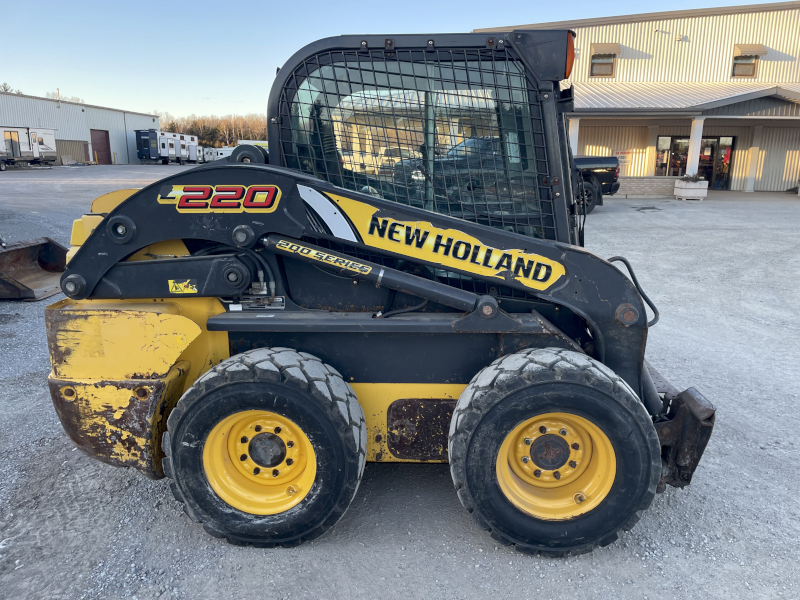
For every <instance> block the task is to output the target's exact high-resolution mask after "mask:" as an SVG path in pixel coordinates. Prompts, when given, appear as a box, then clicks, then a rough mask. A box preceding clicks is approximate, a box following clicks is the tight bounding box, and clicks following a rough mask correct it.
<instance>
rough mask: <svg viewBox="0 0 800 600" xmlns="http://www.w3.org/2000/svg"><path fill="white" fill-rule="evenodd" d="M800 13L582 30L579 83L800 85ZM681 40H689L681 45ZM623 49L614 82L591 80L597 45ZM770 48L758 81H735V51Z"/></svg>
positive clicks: (577, 69) (575, 75) (688, 19)
mask: <svg viewBox="0 0 800 600" xmlns="http://www.w3.org/2000/svg"><path fill="white" fill-rule="evenodd" d="M798 31H800V9H798V8H794V9H789V10H781V11H772V12H752V13H740V14H731V15H715V16H705V17H683V18H674V19H661V20H656V21H643V22H636V23H617V24H611V25H601V26H590V27H576V28H575V32H576V34H577V38H576V40H575V46H576V54H577V58H576V60H575V67H574V69H573V71H572V77H571V79H570V81H573V82H590V81H591V82H649V81H652V82H663V81H673V82H698V81H705V82H712V81H716V82H742V81H748V82H770V83H778V82H785V83H800V43H798V33H797V32H798ZM677 35H681V36H683V38H682V40H683V41H680V42H677V41H675V38H676V36H677ZM593 43H618V44H620V46H622V55H621V56H619V57H618V58H617V64H616V68H615V73H614V77H609V78H597V77H589V67H590V64H591V51H590V48H591V45H592V44H593ZM736 43H758V44H764V45H765V46H766V47H767V55H766V56H764V57H762V58H759V64H758V69H757V72H756V77H754V78H752V79H746V80H742V79H741V78H736V79H734V78H732V77H731V69H732V66H733V46H734V44H736Z"/></svg>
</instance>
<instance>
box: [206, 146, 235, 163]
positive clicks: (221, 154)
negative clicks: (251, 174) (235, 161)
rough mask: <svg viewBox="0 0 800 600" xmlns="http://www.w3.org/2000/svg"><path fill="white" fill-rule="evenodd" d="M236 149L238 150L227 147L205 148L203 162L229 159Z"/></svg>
mask: <svg viewBox="0 0 800 600" xmlns="http://www.w3.org/2000/svg"><path fill="white" fill-rule="evenodd" d="M235 149H236V148H234V147H233V146H225V147H223V148H204V150H203V160H205V162H211V161H213V160H219V159H220V158H227V157H228V156H230V155H231V153H232V152H233V151H234V150H235Z"/></svg>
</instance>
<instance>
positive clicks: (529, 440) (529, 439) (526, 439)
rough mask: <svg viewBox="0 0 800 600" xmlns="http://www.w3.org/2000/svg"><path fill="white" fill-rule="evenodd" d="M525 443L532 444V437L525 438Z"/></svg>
mask: <svg viewBox="0 0 800 600" xmlns="http://www.w3.org/2000/svg"><path fill="white" fill-rule="evenodd" d="M525 445H526V446H530V445H531V438H525Z"/></svg>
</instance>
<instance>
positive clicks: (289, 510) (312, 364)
mask: <svg viewBox="0 0 800 600" xmlns="http://www.w3.org/2000/svg"><path fill="white" fill-rule="evenodd" d="M162 446H163V448H164V452H165V454H166V457H165V458H164V460H163V466H164V473H165V474H166V476H167V477H169V478H170V480H171V481H170V488H171V490H172V492H173V494H174V495H175V498H176V499H177V500H179V501H180V502H182V503H184V510H185V512H186V513H187V514H188V515H189V517H191V518H192V519H193V520H195V521H197V522H200V523H202V524H203V526H204V527H205V529H206V531H207V532H209V533H210V534H211V535H214V536H216V537H223V538H226V539H227V540H228V541H229V542H231V543H234V544H240V545H257V546H262V547H274V546H284V547H289V546H296V545H298V544H301V543H302V542H305V541H308V540H312V539H314V538H317V537H319V536H320V535H322V534H323V533H325V532H326V531H327V530H328V529H330V528H331V527H332V526H333V525H334V524H335V523H336V522H337V521H338V520H339V519H340V518H341V517H342V515H344V512H345V510H346V509H347V507H348V506H349V505H350V502H351V501H352V500H353V497H354V496H355V493H356V490H357V489H358V486H359V483H360V481H361V476H362V474H363V472H364V464H365V457H366V424H365V421H364V414H363V412H362V410H361V407H360V406H359V404H358V401H357V400H356V397H355V394H354V393H353V390H352V388H351V387H350V386H349V385H347V384H346V383H345V382H344V380H343V379H342V377H341V375H339V373H338V372H337V371H336V370H335V369H334V368H333V367H331V366H329V365H326V364H324V363H322V362H321V361H320V360H319V359H318V358H316V357H313V356H311V355H309V354H306V353H302V354H301V353H298V352H295V351H294V350H291V349H288V348H272V349H266V348H264V349H258V350H252V351H249V352H244V353H242V354H239V355H237V356H234V357H232V358H230V359H228V360H225V361H223V362H221V363H220V364H219V365H217V366H216V367H214V368H213V369H211V370H209V371H208V372H207V373H206V374H204V375H203V376H202V377H200V378H199V379H198V381H197V382H196V383H195V384H194V385H193V386H192V387H191V388H189V389H188V390H187V391H186V392H185V393H184V395H183V396H182V397H181V399H180V401H179V402H178V404H177V406H176V407H175V409H174V410H173V411H172V413H171V414H170V416H169V419H168V431H167V432H166V433H165V434H164V440H163V443H162Z"/></svg>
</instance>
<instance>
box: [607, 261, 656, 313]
mask: <svg viewBox="0 0 800 600" xmlns="http://www.w3.org/2000/svg"><path fill="white" fill-rule="evenodd" d="M608 262H621V263H623V264H624V265H625V266H626V267H627V268H628V273H630V275H631V280H632V281H633V285H635V286H636V290H637V291H638V292H639V295H640V296H641V297H642V299H643V300H644V301H645V302H647V306H649V307H650V309H651V310H652V311H653V320H652V321H648V323H647V326H648V327H652V326H653V325H655V324H656V323H658V319H659V317H660V315H659V312H658V309H657V308H656V305H655V304H653V301H652V300H650V298H648V297H647V294H645V293H644V290H643V289H642V286H641V285H639V280H638V279H636V273H634V272H633V267H632V266H631V263H629V262H628V259H627V258H625V257H623V256H612V257H611V258H609V259H608Z"/></svg>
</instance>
